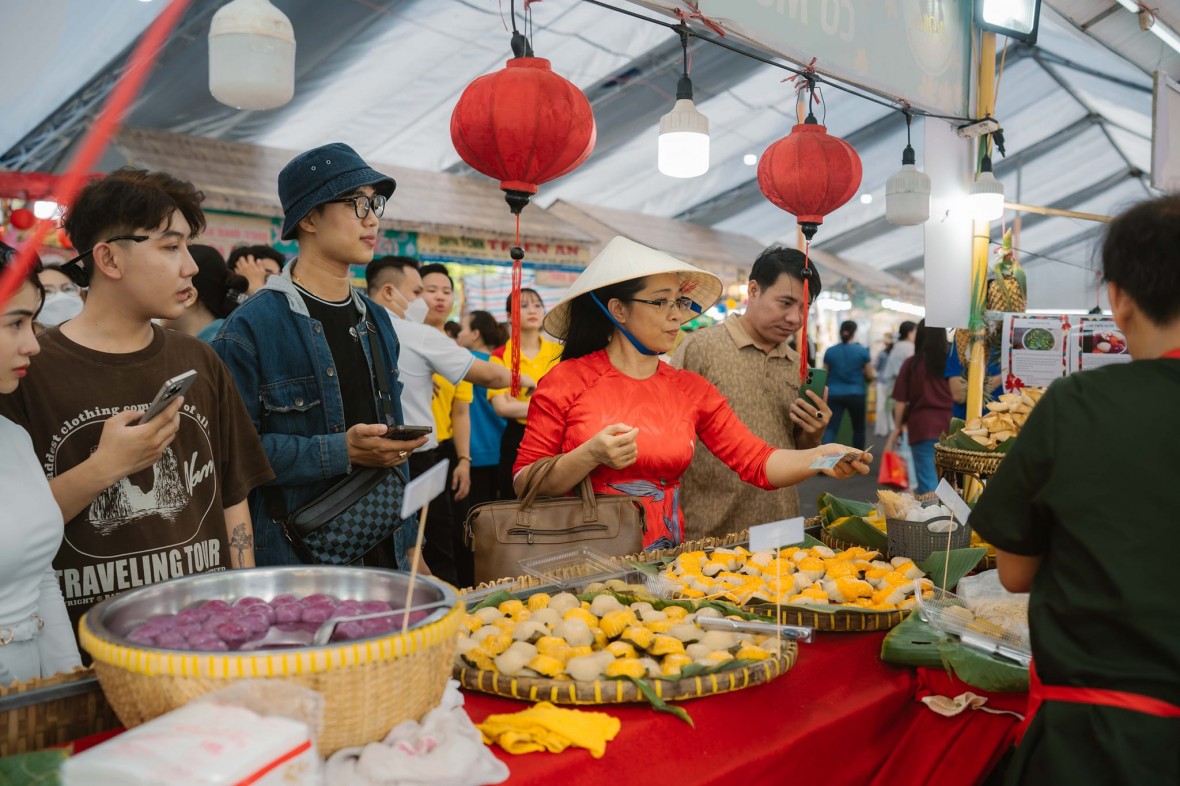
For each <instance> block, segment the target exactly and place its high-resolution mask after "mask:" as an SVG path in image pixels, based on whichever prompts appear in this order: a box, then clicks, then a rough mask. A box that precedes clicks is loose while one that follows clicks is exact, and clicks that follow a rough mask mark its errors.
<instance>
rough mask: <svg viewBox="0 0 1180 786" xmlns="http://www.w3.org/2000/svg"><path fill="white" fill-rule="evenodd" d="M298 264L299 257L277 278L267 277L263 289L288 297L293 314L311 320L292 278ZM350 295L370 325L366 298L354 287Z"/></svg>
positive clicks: (287, 265) (351, 288)
mask: <svg viewBox="0 0 1180 786" xmlns="http://www.w3.org/2000/svg"><path fill="white" fill-rule="evenodd" d="M298 262H299V257H294V258H292V260H291V261H290V262H288V263H287V264H286V265H284V266H283V272H282V273H280V274H279V275H277V276H267V278H266V283H265V284H263V285H262V289H271V290H274V291H276V292H282V293H283V295H285V296H286V298H287V305H288V306H290V308H291V311H292V312H294V313H296V314H299V315H300V316H302V317H306V318H308V319H310V318H311V314H310V313H309V312H308V310H307V304H306V303H305V302H303V298H302V297H301V296H300V294H299V288H298V287H296V286H295V281H294V280H293V279H292V278H291V271H292V270H294V269H295V265H296V264H297V263H298ZM348 294H349V296H350V297H351V298H352V304H353V305H354V306H356V308H357V310H359V311H360V314H361V319H362V320H364V321H365V322H366V323H368V321H369V310H368V309H367V308H366V307H365V300H364V298H362V297H361V296H360V293H358V292H357V291H356V289H355V288H354V287H352V286H349V288H348Z"/></svg>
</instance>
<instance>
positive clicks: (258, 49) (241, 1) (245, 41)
mask: <svg viewBox="0 0 1180 786" xmlns="http://www.w3.org/2000/svg"><path fill="white" fill-rule="evenodd" d="M209 92H210V93H212V94H213V97H214V98H216V99H217V100H218V101H220V102H221V103H223V104H227V105H229V106H232V107H235V108H237V109H274V108H276V107H280V106H282V105H284V104H286V103H287V102H288V101H290V100H291V97H292V96H293V95H295V30H294V28H293V27H291V20H290V19H288V18H287V17H286V15H284V14H283V12H282V11H280V10H279V9H277V8H275V7H274V6H273V5H271V4H270V2H269V0H233V2H231V3H227V4H226V5H225V6H223V7H222V8H221V10H219V11H218V12H217V13H216V14H214V15H213V21H212V23H211V24H210V26H209Z"/></svg>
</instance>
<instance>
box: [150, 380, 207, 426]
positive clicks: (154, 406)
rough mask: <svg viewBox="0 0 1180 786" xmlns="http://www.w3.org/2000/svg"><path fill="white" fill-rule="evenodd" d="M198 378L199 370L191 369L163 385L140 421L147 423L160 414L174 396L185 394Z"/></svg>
mask: <svg viewBox="0 0 1180 786" xmlns="http://www.w3.org/2000/svg"><path fill="white" fill-rule="evenodd" d="M196 379H197V372H196V371H193V370H189V371H186V372H184V373H183V374H178V375H177V376H175V377H173V378H172V379H170V380H168V381H167V382H165V383H164V384H163V385H161V386H160V390H159V392H157V393H156V397H155V398H154V399H152V403H151V404H149V405H148V408H147V410H146V411H145V412H144V413H143V417H141V418H140V419H139V422H140V423H141V424H142V423H147V422H148V421H149V420H151V419H152V418H154V417H155V416H156V415H159V414H160V413H161V412H163V411H164V410H165V409H166V408H167V407H168V405H169V404H171V403H172V400H173V399H174V398H176V397H177V396H183V395H184V394H185V393H187V392H188V389H189V388H191V387H192V386H193V382H195V381H196Z"/></svg>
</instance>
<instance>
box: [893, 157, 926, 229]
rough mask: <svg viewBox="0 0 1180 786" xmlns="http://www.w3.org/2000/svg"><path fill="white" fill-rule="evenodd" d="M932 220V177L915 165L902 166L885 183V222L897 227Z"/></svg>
mask: <svg viewBox="0 0 1180 786" xmlns="http://www.w3.org/2000/svg"><path fill="white" fill-rule="evenodd" d="M929 218H930V176H929V175H927V174H926V173H925V172H922V171H920V170H919V169H918V167H916V166H914V165H913V164H902V167H901V171H899V172H895V173H894V174H893V175H891V176H890V177H889V179H888V180H886V181H885V220H886V221H888V222H889V223H890V224H894V225H896V226H902V227H908V226H914V225H916V224H921V223H923V222H924V221H926V220H927V219H929Z"/></svg>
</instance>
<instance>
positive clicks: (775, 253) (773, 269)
mask: <svg viewBox="0 0 1180 786" xmlns="http://www.w3.org/2000/svg"><path fill="white" fill-rule="evenodd" d="M805 262H806V263H807V264H806V267H808V268H809V269H810V270H811V284H810V286H808V288H807V291H808V294H810V295H811V300H812V302H814V301H815V298H816V296H818V295H819V293H820V291H821V290H822V289H823V283H822V282H821V281H820V279H819V271H818V270H816V268H815V262H810V261H808V260H807V257H805V256H804V255H803V252H802V251H800V250H798V249H795V248H790V247H788V246H771V247H770V248H768V249H766V250H765V251H763V252H762V253H761V254H759V255H758V258H757V259H756V260H754V266H753V267H752V268H750V280H751V281H757V282H758V286H759V287H760V288H761V289H764V290H765V289H767V288H769V287H772V286H774V283H775V282H776V281H778V277H779V276H781V275H782V274H783V273H786V274H787V275H788V276H790V277H791V278H793V279H795V280H796V281H802V280H803V268H804V263H805Z"/></svg>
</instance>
